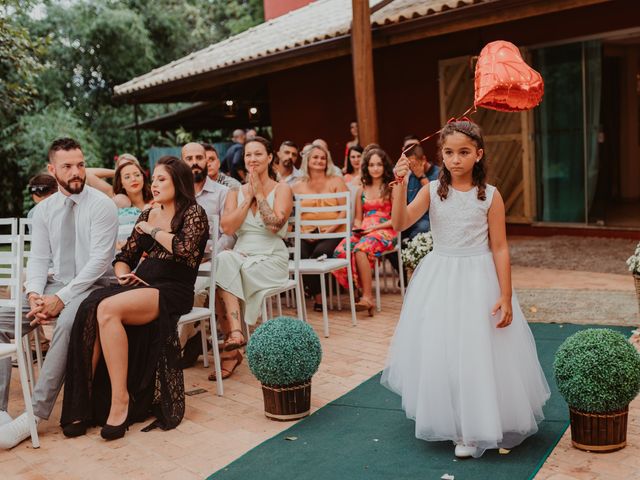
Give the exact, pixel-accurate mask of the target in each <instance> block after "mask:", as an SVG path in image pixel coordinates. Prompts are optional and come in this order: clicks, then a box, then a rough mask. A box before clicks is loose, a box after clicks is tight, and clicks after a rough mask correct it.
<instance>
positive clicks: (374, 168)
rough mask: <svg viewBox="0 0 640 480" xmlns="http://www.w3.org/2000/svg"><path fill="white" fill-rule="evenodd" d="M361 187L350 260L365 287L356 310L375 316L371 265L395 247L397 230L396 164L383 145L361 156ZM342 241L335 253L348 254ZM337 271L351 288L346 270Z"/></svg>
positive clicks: (358, 285) (357, 282)
mask: <svg viewBox="0 0 640 480" xmlns="http://www.w3.org/2000/svg"><path fill="white" fill-rule="evenodd" d="M361 181H362V188H361V189H359V190H358V193H357V195H356V214H355V220H354V222H353V230H352V232H353V235H352V237H351V249H352V255H351V262H352V268H353V278H354V282H355V284H356V287H358V288H360V289H361V290H362V296H361V297H360V301H359V302H358V303H357V304H356V310H358V311H363V310H366V311H368V312H369V316H373V311H374V305H375V302H374V301H373V294H372V278H371V269H372V268H373V262H374V261H375V258H376V257H380V255H382V254H383V253H384V252H388V251H391V250H393V249H394V248H395V244H396V242H397V235H398V234H397V232H396V231H395V230H394V229H393V228H392V226H391V188H390V186H389V184H390V183H391V182H392V181H393V165H392V164H391V161H390V160H389V156H388V155H387V154H386V153H385V152H384V150H382V149H380V148H373V149H371V150H368V151H366V153H365V155H364V157H363V159H362V178H361ZM345 244H346V241H344V240H343V241H342V242H341V243H340V245H338V247H337V248H336V250H335V252H334V254H333V256H334V257H336V258H345V257H346V252H345ZM334 275H335V276H336V278H337V279H338V282H339V283H340V285H342V286H343V287H344V288H348V283H347V282H348V280H347V270H346V269H345V268H343V269H341V270H337V271H336V272H334Z"/></svg>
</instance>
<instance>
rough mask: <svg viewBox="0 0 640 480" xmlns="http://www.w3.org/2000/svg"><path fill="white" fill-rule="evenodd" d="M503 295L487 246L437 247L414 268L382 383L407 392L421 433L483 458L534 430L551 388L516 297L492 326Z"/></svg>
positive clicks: (404, 396)
mask: <svg viewBox="0 0 640 480" xmlns="http://www.w3.org/2000/svg"><path fill="white" fill-rule="evenodd" d="M499 297H500V287H499V285H498V278H497V275H496V269H495V265H494V263H493V257H492V255H491V252H490V251H489V250H488V248H487V247H473V248H466V249H445V248H437V249H435V250H434V251H433V252H431V253H430V254H429V255H427V256H426V257H425V258H424V259H423V260H422V262H421V263H420V264H419V265H418V267H417V268H416V270H415V272H414V275H413V277H412V279H411V282H410V284H409V287H408V289H407V292H406V295H405V298H404V304H403V306H402V312H401V314H400V320H399V322H398V325H397V327H396V331H395V334H394V337H393V340H392V343H391V347H390V350H389V355H388V359H387V364H386V367H385V370H384V372H383V374H382V380H381V381H382V384H383V385H384V386H386V387H387V388H389V389H390V390H392V391H394V392H396V393H397V394H399V395H401V396H402V406H403V408H404V410H405V412H406V414H407V417H408V418H411V419H413V420H415V422H416V437H417V438H420V439H423V440H429V441H442V440H451V441H453V442H455V443H464V444H465V445H469V446H476V447H478V450H477V456H480V455H482V453H484V451H485V450H486V449H491V448H513V447H515V446H516V445H518V444H520V443H521V442H522V441H523V440H524V439H525V438H527V437H528V436H530V435H533V434H534V433H536V432H537V431H538V423H539V422H541V421H542V420H543V418H544V415H543V413H542V407H543V405H544V404H545V402H546V401H547V399H548V398H549V395H550V392H549V385H548V384H547V381H546V379H545V377H544V373H543V371H542V368H541V367H540V363H539V362H538V355H537V352H536V345H535V341H534V338H533V335H532V333H531V330H530V329H529V326H528V324H527V321H526V320H525V318H524V315H523V314H522V310H521V309H520V305H519V304H518V300H517V298H516V296H515V294H514V295H513V301H512V304H513V322H512V324H511V325H510V326H508V327H506V328H496V327H495V326H496V324H497V323H498V321H499V320H500V312H498V313H497V314H496V316H495V317H494V316H492V315H491V309H492V308H493V306H494V304H495V303H496V301H497V300H498V298H499Z"/></svg>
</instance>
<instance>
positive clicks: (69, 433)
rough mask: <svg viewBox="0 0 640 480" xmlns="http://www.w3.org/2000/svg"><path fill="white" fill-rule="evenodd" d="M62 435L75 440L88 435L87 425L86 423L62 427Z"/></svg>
mask: <svg viewBox="0 0 640 480" xmlns="http://www.w3.org/2000/svg"><path fill="white" fill-rule="evenodd" d="M62 433H63V434H64V436H65V437H67V438H75V437H79V436H81V435H85V434H86V433H87V424H86V422H84V421H79V422H75V423H70V424H68V425H65V426H64V427H62Z"/></svg>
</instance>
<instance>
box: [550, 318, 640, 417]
mask: <svg viewBox="0 0 640 480" xmlns="http://www.w3.org/2000/svg"><path fill="white" fill-rule="evenodd" d="M553 371H554V375H555V379H556V383H557V384H558V389H559V391H560V394H561V395H562V396H563V397H564V399H565V400H566V401H567V403H568V404H569V406H570V407H573V408H575V409H577V410H580V411H582V412H589V413H605V412H613V411H616V410H621V409H622V408H624V407H626V406H627V405H628V404H629V403H630V402H631V401H632V400H633V399H634V398H635V397H636V395H637V394H638V392H639V391H640V354H639V353H638V352H637V351H636V349H635V348H634V347H633V345H631V344H630V343H629V342H628V341H627V340H626V339H625V338H624V336H622V335H621V334H619V333H617V332H614V331H613V330H610V329H595V328H592V329H587V330H582V331H580V332H578V333H575V334H573V335H571V336H570V337H569V338H567V339H566V340H565V341H564V343H563V344H562V345H560V348H559V349H558V351H557V352H556V356H555V361H554V363H553Z"/></svg>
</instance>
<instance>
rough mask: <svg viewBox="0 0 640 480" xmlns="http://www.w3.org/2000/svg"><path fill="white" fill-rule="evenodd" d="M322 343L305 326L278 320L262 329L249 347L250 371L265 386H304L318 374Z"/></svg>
mask: <svg viewBox="0 0 640 480" xmlns="http://www.w3.org/2000/svg"><path fill="white" fill-rule="evenodd" d="M321 359H322V348H321V346H320V339H319V338H318V335H316V332H314V331H313V328H311V327H310V326H309V324H307V323H306V322H303V321H301V320H298V319H296V318H292V317H277V318H274V319H273V320H269V321H267V322H265V323H263V324H262V325H260V326H259V327H258V328H257V329H256V331H255V332H254V333H253V335H252V336H251V339H250V340H249V344H248V345H247V360H248V361H249V368H250V369H251V372H253V374H254V375H255V376H256V378H257V379H258V380H259V381H260V382H261V383H263V384H264V385H269V386H285V385H294V384H298V383H302V382H305V381H307V380H309V379H311V377H312V376H313V374H314V373H316V372H317V371H318V366H319V365H320V360H321Z"/></svg>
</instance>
